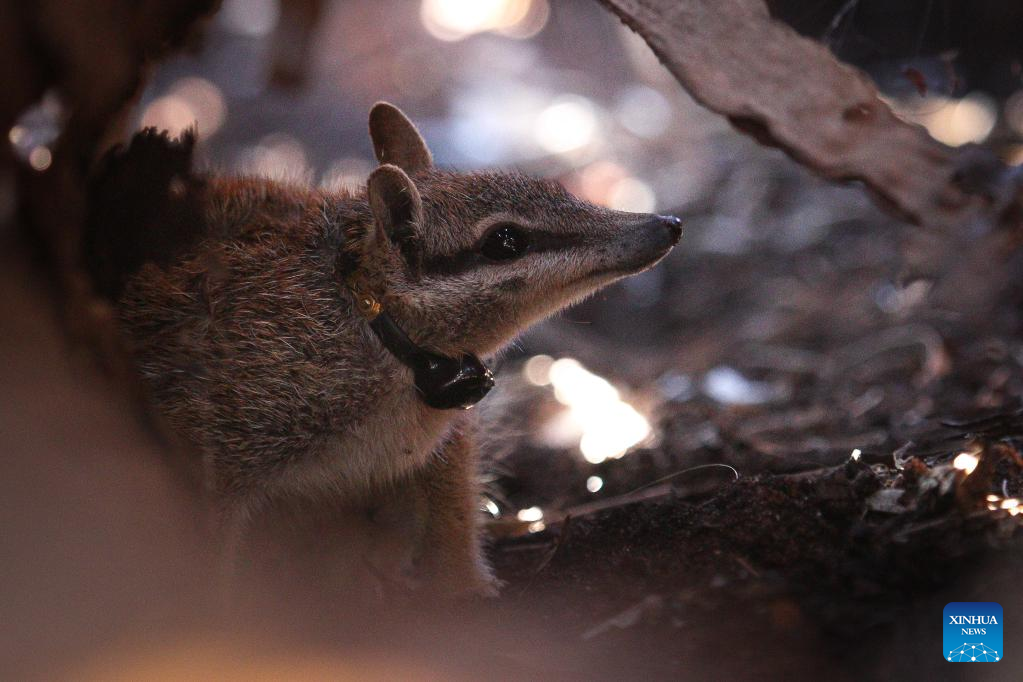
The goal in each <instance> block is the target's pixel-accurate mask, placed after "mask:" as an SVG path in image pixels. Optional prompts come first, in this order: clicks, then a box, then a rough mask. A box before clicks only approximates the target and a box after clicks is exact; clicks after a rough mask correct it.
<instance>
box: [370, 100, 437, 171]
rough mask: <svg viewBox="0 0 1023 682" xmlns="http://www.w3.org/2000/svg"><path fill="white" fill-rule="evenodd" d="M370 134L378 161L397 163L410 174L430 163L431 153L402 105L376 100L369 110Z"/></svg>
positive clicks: (431, 162) (426, 166)
mask: <svg viewBox="0 0 1023 682" xmlns="http://www.w3.org/2000/svg"><path fill="white" fill-rule="evenodd" d="M369 136H370V137H371V138H372V139H373V151H374V153H376V155H377V161H379V162H380V163H390V164H394V165H395V166H398V167H399V168H401V169H402V170H404V171H405V172H406V173H408V174H409V175H414V174H415V173H418V172H419V171H421V170H424V169H426V168H429V167H430V166H432V165H433V156H431V155H430V150H429V149H427V147H426V142H425V141H423V136H422V135H420V134H419V131H418V130H416V127H415V125H413V124H412V121H410V120H408V117H407V116H405V114H403V113H402V112H401V109H399V108H398V107H396V106H394V105H393V104H388V103H387V102H377V103H376V104H374V105H373V108H372V109H371V110H370V112H369Z"/></svg>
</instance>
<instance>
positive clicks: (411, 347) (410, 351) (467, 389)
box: [345, 274, 494, 410]
mask: <svg viewBox="0 0 1023 682" xmlns="http://www.w3.org/2000/svg"><path fill="white" fill-rule="evenodd" d="M345 283H346V284H347V285H348V289H349V291H351V293H352V297H353V299H354V300H355V308H356V310H358V311H359V314H360V315H362V316H363V317H364V318H365V319H366V320H367V321H368V322H369V326H370V328H371V329H372V330H373V332H374V333H375V334H376V335H377V338H378V339H380V342H381V343H382V344H383V345H384V348H386V349H387V350H388V351H390V353H391V355H393V356H394V357H395V358H397V359H398V361H399V362H401V364H403V365H405V366H406V367H408V368H409V369H411V370H412V372H413V374H414V376H415V386H416V392H417V393H418V394H419V399H420V400H422V401H423V402H424V403H425V404H426V405H429V406H430V407H433V408H435V409H438V410H449V409H454V408H456V407H460V408H462V409H466V410H467V409H469V408H470V407H472V406H473V405H475V404H476V403H478V402H479V401H480V400H482V399H483V397H484V396H485V395H486V394H487V393H489V392H490V389H492V388H493V387H494V375H493V373H492V372H491V371H490V369H489V368H487V366H486V365H484V364H483V363H482V362H481V361H480V359H479V358H478V357H476V356H475V355H473V354H472V353H463V354H462V355H461V356H460V357H457V358H453V357H450V356H447V355H441V354H439V353H433V352H431V351H428V350H426V349H425V348H422V347H421V346H418V345H416V343H415V342H414V341H412V339H410V338H409V336H408V334H406V333H405V331H404V330H403V329H402V328H401V327H399V326H398V323H397V322H395V321H394V318H393V317H391V316H390V314H388V312H387V311H386V310H384V309H383V306H382V305H381V304H380V301H379V300H377V298H376V297H375V296H374V295H372V294H370V293H368V291H367V289H366V288H365V287H363V286H362V285H361V282H360V278H359V277H358V275H357V274H352V275H349V276H348V277H346V278H345Z"/></svg>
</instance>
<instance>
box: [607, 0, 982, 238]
mask: <svg viewBox="0 0 1023 682" xmlns="http://www.w3.org/2000/svg"><path fill="white" fill-rule="evenodd" d="M600 2H601V4H602V5H604V6H606V7H607V8H608V9H610V10H611V11H612V12H614V13H615V14H616V15H617V16H618V17H619V18H620V19H621V20H622V21H623V22H624V23H625V24H626V25H628V26H629V27H630V28H631V29H632V30H634V31H636V32H637V33H638V34H639V35H640V36H642V37H643V39H644V40H645V41H646V42H647V44H649V45H650V47H651V48H652V49H653V51H654V53H655V54H656V55H657V57H658V58H659V59H660V60H661V62H662V63H664V65H665V66H666V67H667V68H668V69H669V70H670V71H671V73H672V74H673V75H674V76H675V77H676V78H677V79H678V81H679V82H680V83H681V84H682V86H683V87H684V88H685V89H686V90H688V91H689V93H690V94H691V95H692V96H693V97H694V98H695V99H696V100H697V101H699V102H700V103H701V104H703V105H705V106H706V107H708V108H709V109H711V110H713V111H715V112H717V113H720V114H722V115H724V116H726V117H728V119H729V120H731V122H732V123H733V124H734V125H735V126H736V127H737V128H739V129H740V130H742V131H744V132H746V133H749V134H751V135H753V136H754V137H755V138H756V139H757V140H759V141H760V142H762V143H765V144H769V145H772V146H777V147H780V148H781V149H783V150H784V151H786V152H787V153H788V154H789V155H790V156H792V158H793V159H795V160H796V161H798V162H799V163H801V164H803V165H805V166H807V167H808V168H810V169H812V170H814V171H816V172H817V173H820V174H821V175H823V176H824V177H826V178H829V179H833V180H855V181H861V182H863V183H864V185H866V186H867V187H868V188H869V189H870V190H871V191H872V192H873V194H875V195H876V196H877V197H878V198H879V199H880V200H881V203H882V204H883V205H884V206H885V208H886V209H888V210H890V211H892V212H894V213H896V214H897V215H898V216H900V217H902V218H905V219H908V220H910V221H911V222H914V223H917V224H921V225H925V226H928V227H936V228H941V227H947V226H951V225H955V224H961V223H962V222H964V221H965V220H967V219H968V218H969V217H971V216H973V215H976V214H977V213H978V211H980V210H981V209H982V208H983V207H984V206H985V201H984V200H983V199H982V198H981V197H979V196H977V195H974V194H971V193H970V192H969V191H968V190H967V189H966V188H965V187H963V185H962V183H961V182H960V177H961V176H962V173H963V162H962V161H961V160H959V158H958V155H957V154H956V153H955V151H954V150H952V149H950V148H948V147H946V146H944V145H942V144H940V143H938V142H937V141H935V140H934V139H932V138H931V137H930V136H929V135H928V134H927V132H926V131H925V130H924V129H923V128H921V127H919V126H915V125H911V124H909V123H906V122H904V121H902V120H900V119H899V118H898V117H897V116H896V115H895V114H894V113H893V112H892V110H891V109H890V108H889V107H888V106H887V105H886V104H885V103H884V102H883V101H881V99H880V98H879V97H878V93H877V90H876V88H875V87H874V85H873V84H872V83H871V81H870V80H869V79H868V78H867V76H866V75H864V74H863V73H861V72H860V71H858V70H857V69H855V68H853V67H851V66H848V65H846V64H843V63H841V62H839V61H838V60H837V59H836V58H835V57H834V56H833V55H832V54H831V52H829V51H828V49H827V48H826V47H825V46H824V45H822V44H820V43H818V42H815V41H813V40H809V39H807V38H804V37H802V36H800V35H798V34H797V33H796V32H795V31H793V30H792V29H791V28H789V27H788V26H786V25H784V24H782V23H780V22H778V21H776V20H774V19H772V18H771V16H770V14H769V12H768V9H767V6H766V5H765V4H764V2H763V0H600Z"/></svg>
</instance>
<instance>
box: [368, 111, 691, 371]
mask: <svg viewBox="0 0 1023 682" xmlns="http://www.w3.org/2000/svg"><path fill="white" fill-rule="evenodd" d="M369 128H370V135H371V137H372V140H373V146H374V149H375V151H376V156H377V159H378V160H379V161H380V164H381V165H380V166H379V167H378V168H377V169H376V170H375V171H374V172H373V173H372V174H371V175H370V177H369V180H368V182H367V194H368V199H369V204H370V208H371V211H372V215H373V226H372V227H371V228H370V229H368V230H367V231H366V232H365V234H363V235H362V236H361V237H360V239H359V243H358V244H357V245H356V246H355V249H356V250H357V255H358V258H359V261H360V265H359V267H360V270H361V271H362V276H363V277H365V278H366V279H368V280H369V281H370V282H371V283H372V286H373V288H374V289H376V290H377V291H379V292H380V293H381V294H382V301H383V306H384V308H385V309H386V310H387V311H388V312H389V313H390V314H391V316H392V317H393V318H394V319H395V320H396V321H398V322H399V324H400V325H401V326H403V327H404V328H405V329H406V331H408V333H409V334H410V335H411V336H412V338H413V339H414V340H415V341H416V342H417V343H419V344H420V345H424V346H426V347H428V348H432V349H434V350H436V351H439V352H441V353H446V354H449V355H454V354H457V353H460V352H471V353H476V354H487V353H492V352H494V351H495V350H497V349H498V348H500V347H501V346H502V345H503V344H505V343H507V342H508V341H510V340H511V339H512V338H513V337H514V336H515V335H517V334H518V333H519V332H521V331H522V330H523V329H525V328H526V327H528V326H529V325H531V324H533V323H534V322H536V321H538V320H540V319H543V318H544V317H546V316H549V315H551V314H553V313H555V312H557V311H558V310H560V309H562V308H564V307H566V306H568V305H570V304H572V303H574V302H576V301H578V300H580V299H582V298H584V297H585V296H587V295H589V294H591V293H593V292H595V291H597V290H598V289H600V288H602V287H604V286H607V285H608V284H610V283H612V282H614V281H615V280H617V279H620V278H622V277H625V276H627V275H631V274H635V273H637V272H641V271H643V270H645V269H647V268H649V267H651V266H652V265H654V264H655V263H657V262H658V261H659V260H660V259H661V258H663V257H664V256H665V255H666V254H667V253H668V252H669V251H670V250H671V248H672V247H673V246H674V245H675V244H676V243H677V242H678V240H679V238H680V237H681V235H682V227H681V221H680V220H679V219H678V218H674V217H669V216H658V215H650V214H645V213H626V212H622V211H613V210H609V209H606V208H601V207H599V206H594V205H593V204H590V203H588V202H585V201H582V200H580V199H578V198H576V197H573V196H572V195H571V194H569V193H568V192H566V191H565V189H564V188H562V187H561V186H560V185H558V184H557V183H554V182H551V181H548V180H538V179H534V178H529V177H526V176H523V175H519V174H513V173H451V172H446V171H441V170H437V169H436V168H434V166H433V163H432V157H431V155H430V152H429V150H428V149H427V146H426V144H425V142H424V141H423V139H422V137H421V136H420V134H419V132H418V131H417V130H416V128H415V126H414V125H413V124H412V123H411V122H410V121H409V120H408V119H407V118H406V117H405V115H404V114H402V113H401V111H399V110H398V109H397V108H395V107H393V106H391V105H389V104H386V103H380V104H377V105H376V106H375V107H374V108H373V110H372V112H371V113H370V119H369Z"/></svg>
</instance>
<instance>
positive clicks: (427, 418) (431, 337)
mask: <svg viewBox="0 0 1023 682" xmlns="http://www.w3.org/2000/svg"><path fill="white" fill-rule="evenodd" d="M369 129H370V136H371V138H372V142H373V147H374V150H375V152H376V157H377V159H378V160H379V162H380V166H379V167H378V168H377V169H376V170H374V171H373V173H372V174H371V175H370V176H369V179H368V181H367V184H366V188H365V190H363V191H360V192H355V193H346V192H331V191H326V190H322V189H312V188H309V187H303V186H298V185H295V184H288V183H283V182H278V181H272V180H267V179H262V178H225V177H217V176H204V175H200V174H194V173H193V172H192V171H191V168H190V166H191V149H192V145H193V142H194V136H193V135H192V134H185V135H184V136H182V138H181V139H180V140H178V141H170V140H169V139H168V138H167V137H166V136H165V135H158V134H156V132H155V131H153V130H148V131H144V132H142V133H139V134H138V135H136V137H135V138H134V139H133V140H132V143H131V145H130V146H129V147H128V148H127V149H118V150H115V151H113V152H112V153H111V154H109V155H108V157H107V159H106V161H105V162H104V164H103V165H102V166H101V169H100V171H99V172H98V173H97V175H96V180H95V181H94V184H93V187H92V196H93V197H94V203H93V208H92V212H91V228H90V229H91V232H90V234H91V239H90V242H89V243H88V244H87V255H88V260H89V265H90V267H91V269H92V271H93V274H94V275H95V277H96V279H97V282H98V285H99V286H100V288H101V289H103V290H104V291H105V293H107V294H108V295H109V296H111V298H113V299H114V300H115V301H116V303H117V311H118V315H119V319H120V322H121V324H122V327H123V332H124V336H125V338H126V340H127V343H128V345H129V347H130V349H131V351H132V354H133V356H134V358H135V361H136V363H137V367H138V370H139V373H140V375H141V378H142V383H143V385H144V387H145V389H146V392H147V394H148V396H149V398H150V399H151V400H152V402H153V404H154V407H155V408H156V413H157V414H158V415H160V416H161V417H162V419H163V421H165V422H166V423H167V424H168V425H169V426H170V427H171V431H172V432H173V433H175V434H177V435H178V436H179V437H180V439H181V440H182V442H184V443H185V444H187V445H188V446H189V450H190V451H193V452H194V453H195V457H194V462H193V464H194V467H193V469H194V471H195V472H196V473H197V474H198V475H199V476H200V477H201V479H202V481H203V483H204V485H205V487H206V489H207V490H208V492H209V493H210V495H211V499H212V500H213V502H214V504H215V507H216V510H217V518H218V520H219V527H220V528H221V529H222V531H223V533H224V542H225V543H226V546H225V550H224V551H225V553H227V554H229V555H233V556H235V557H237V556H238V553H239V552H241V551H242V550H243V549H244V547H245V545H246V542H247V539H246V538H247V537H248V535H249V532H250V530H251V528H252V526H253V524H254V523H255V522H256V519H257V518H258V517H259V516H260V514H262V513H264V512H265V511H266V510H267V509H269V508H272V507H273V506H274V505H275V504H277V503H279V502H284V501H287V500H288V499H293V500H302V501H303V504H306V507H307V508H309V507H310V505H312V506H319V507H320V508H322V509H329V510H345V513H346V514H348V515H349V517H351V518H358V519H360V522H364V523H365V524H366V526H367V528H368V530H367V531H366V533H364V536H365V537H366V538H368V539H367V540H366V542H365V543H362V544H360V543H353V545H352V546H349V547H348V548H347V549H345V548H344V547H342V548H341V549H342V551H347V552H349V553H350V554H351V556H350V557H349V558H348V560H347V564H346V565H350V566H352V567H362V568H365V567H367V566H369V567H370V568H369V569H367V570H368V573H369V574H371V575H372V576H374V579H376V580H380V581H382V582H383V583H384V584H387V583H389V582H392V581H393V582H394V583H396V584H399V585H405V586H408V585H416V586H421V587H423V588H426V589H430V590H438V591H442V592H475V593H488V592H491V591H492V590H493V585H494V581H493V578H492V576H491V573H490V571H489V569H488V567H487V564H486V561H485V560H484V557H483V555H482V550H481V547H480V532H479V511H478V509H479V501H480V500H479V493H478V489H477V483H476V478H477V457H476V452H475V449H474V447H473V445H472V426H471V423H470V420H469V416H468V414H467V413H466V412H465V411H464V410H463V409H460V408H464V407H469V406H471V405H472V404H473V403H474V402H476V401H477V400H479V399H481V398H482V397H483V396H484V395H485V394H486V392H487V390H488V389H489V388H490V386H491V385H492V383H493V379H492V377H491V375H490V373H489V371H488V370H487V369H486V367H485V365H484V364H483V361H482V360H481V358H482V359H486V358H488V357H490V356H492V355H493V354H494V353H496V352H497V351H498V350H499V349H500V348H501V347H502V346H504V345H505V344H507V343H508V342H509V341H511V340H512V339H513V338H514V337H515V336H516V335H517V334H519V333H521V332H522V331H523V330H524V329H526V328H527V327H529V326H530V325H531V324H533V323H535V322H537V321H538V320H540V319H542V318H544V317H546V316H548V315H551V314H553V313H555V312H556V311H558V310H561V309H562V308H564V307H566V306H568V305H571V304H572V303H573V302H575V301H578V300H580V299H581V298H583V297H585V296H587V295H589V294H592V293H593V292H595V291H597V290H598V289H600V288H602V287H604V286H607V285H608V284H610V283H612V282H614V281H615V280H617V279H620V278H622V277H625V276H627V275H630V274H634V273H637V272H640V271H642V270H645V269H647V268H649V267H651V266H652V265H654V264H655V263H657V262H658V261H659V260H660V259H661V258H662V257H663V256H664V255H665V254H667V253H668V252H669V251H670V250H671V248H672V247H673V246H674V245H675V244H676V243H677V242H678V240H679V237H680V236H681V233H682V230H681V225H680V221H679V220H678V219H677V218H674V217H665V216H656V215H647V214H637V213H624V212H620V211H612V210H608V209H605V208H600V207H598V206H594V205H592V204H589V203H587V202H584V201H581V200H579V199H577V198H575V197H573V196H571V195H570V194H568V193H567V192H566V191H565V190H564V189H563V188H562V187H560V186H559V185H557V184H555V183H553V182H550V181H547V180H537V179H532V178H528V177H525V176H522V175H518V174H509V173H452V172H447V171H442V170H439V169H437V168H435V167H434V166H433V164H432V160H431V155H430V152H429V151H428V149H427V147H426V144H425V143H424V141H423V139H422V138H421V137H420V135H419V132H418V131H417V130H416V128H415V126H414V125H413V124H412V123H411V122H410V121H409V120H408V119H407V118H406V117H405V116H404V114H402V113H401V112H400V111H399V110H398V109H397V108H395V107H393V106H391V105H389V104H385V103H380V104H377V105H376V106H375V107H374V108H373V110H372V111H371V113H370V117H369ZM375 535H379V537H375ZM383 538H387V539H386V540H385V539H383ZM353 570H354V569H353ZM360 570H361V569H360Z"/></svg>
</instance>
